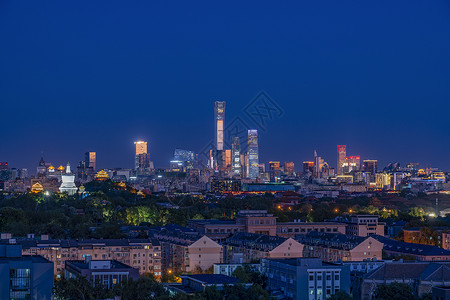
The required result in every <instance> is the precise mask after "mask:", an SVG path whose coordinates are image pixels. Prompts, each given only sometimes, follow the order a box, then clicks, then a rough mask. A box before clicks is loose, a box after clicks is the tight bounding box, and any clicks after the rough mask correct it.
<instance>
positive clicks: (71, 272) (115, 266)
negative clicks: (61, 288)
mask: <svg viewBox="0 0 450 300" xmlns="http://www.w3.org/2000/svg"><path fill="white" fill-rule="evenodd" d="M65 277H66V278H78V277H85V278H86V279H87V280H89V281H90V282H92V284H93V285H94V286H95V285H100V286H103V287H107V288H112V287H113V286H114V285H117V284H119V285H120V284H121V283H125V282H127V281H128V280H129V279H133V280H136V279H138V278H139V270H138V269H135V268H132V267H130V266H129V265H126V264H123V263H121V262H119V261H117V260H92V259H91V257H90V256H88V257H86V259H85V260H66V261H65Z"/></svg>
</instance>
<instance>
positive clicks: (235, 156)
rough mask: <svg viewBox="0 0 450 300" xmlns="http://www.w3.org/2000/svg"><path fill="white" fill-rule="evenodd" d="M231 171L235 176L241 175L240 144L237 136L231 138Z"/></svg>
mask: <svg viewBox="0 0 450 300" xmlns="http://www.w3.org/2000/svg"><path fill="white" fill-rule="evenodd" d="M231 171H232V172H233V173H234V174H235V175H241V173H242V172H241V142H240V139H239V137H238V136H235V137H233V144H232V146H231Z"/></svg>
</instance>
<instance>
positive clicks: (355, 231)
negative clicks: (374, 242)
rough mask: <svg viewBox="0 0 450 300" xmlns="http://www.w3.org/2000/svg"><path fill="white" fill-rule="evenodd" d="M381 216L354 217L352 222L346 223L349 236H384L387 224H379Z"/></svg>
mask: <svg viewBox="0 0 450 300" xmlns="http://www.w3.org/2000/svg"><path fill="white" fill-rule="evenodd" d="M379 218H380V216H376V215H354V216H352V217H351V219H350V221H346V223H347V228H346V232H347V234H351V235H357V236H369V235H372V234H378V235H384V227H385V225H386V224H385V223H383V222H379V220H378V219H379Z"/></svg>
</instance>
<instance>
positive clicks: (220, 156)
mask: <svg viewBox="0 0 450 300" xmlns="http://www.w3.org/2000/svg"><path fill="white" fill-rule="evenodd" d="M224 123H225V101H216V102H214V147H215V148H216V149H215V152H216V153H215V155H214V159H215V161H214V167H215V169H223V167H224V163H225V157H224V156H225V155H224V153H223V144H224Z"/></svg>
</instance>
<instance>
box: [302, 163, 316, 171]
mask: <svg viewBox="0 0 450 300" xmlns="http://www.w3.org/2000/svg"><path fill="white" fill-rule="evenodd" d="M306 173H311V174H312V173H314V162H313V161H304V162H303V174H306Z"/></svg>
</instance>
